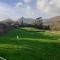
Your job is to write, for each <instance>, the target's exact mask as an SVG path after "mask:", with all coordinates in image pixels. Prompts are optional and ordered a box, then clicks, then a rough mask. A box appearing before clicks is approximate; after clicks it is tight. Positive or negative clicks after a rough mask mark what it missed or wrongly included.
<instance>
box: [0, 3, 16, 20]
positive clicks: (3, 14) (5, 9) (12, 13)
mask: <svg viewBox="0 0 60 60" xmlns="http://www.w3.org/2000/svg"><path fill="white" fill-rule="evenodd" d="M16 13H17V11H16V9H15V8H14V7H11V6H9V5H7V4H5V3H0V20H4V19H7V18H12V19H16Z"/></svg>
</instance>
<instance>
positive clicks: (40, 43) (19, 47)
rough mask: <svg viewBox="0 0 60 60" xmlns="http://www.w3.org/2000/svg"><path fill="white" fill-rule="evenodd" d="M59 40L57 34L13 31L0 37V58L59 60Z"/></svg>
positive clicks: (26, 30)
mask: <svg viewBox="0 0 60 60" xmlns="http://www.w3.org/2000/svg"><path fill="white" fill-rule="evenodd" d="M17 36H18V38H17ZM59 39H60V34H59V32H58V33H56V32H49V31H45V32H43V31H40V30H39V29H35V28H31V27H29V28H28V27H25V28H19V29H14V30H11V31H9V32H8V33H6V34H5V35H4V36H0V56H1V57H4V58H5V59H7V60H60V41H59Z"/></svg>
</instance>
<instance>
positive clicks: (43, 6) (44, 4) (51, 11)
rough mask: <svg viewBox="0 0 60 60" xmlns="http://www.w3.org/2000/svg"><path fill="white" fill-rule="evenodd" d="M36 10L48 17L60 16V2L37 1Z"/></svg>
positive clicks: (55, 0)
mask: <svg viewBox="0 0 60 60" xmlns="http://www.w3.org/2000/svg"><path fill="white" fill-rule="evenodd" d="M37 8H38V9H39V10H41V11H42V12H45V13H46V14H47V15H48V16H56V15H60V0H37Z"/></svg>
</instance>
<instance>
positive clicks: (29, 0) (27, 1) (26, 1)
mask: <svg viewBox="0 0 60 60" xmlns="http://www.w3.org/2000/svg"><path fill="white" fill-rule="evenodd" d="M23 1H24V2H25V3H30V2H31V1H32V0H23Z"/></svg>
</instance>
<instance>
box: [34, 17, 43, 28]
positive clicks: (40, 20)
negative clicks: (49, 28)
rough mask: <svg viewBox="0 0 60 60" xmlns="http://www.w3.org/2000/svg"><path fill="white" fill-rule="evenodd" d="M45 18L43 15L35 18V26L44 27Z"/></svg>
mask: <svg viewBox="0 0 60 60" xmlns="http://www.w3.org/2000/svg"><path fill="white" fill-rule="evenodd" d="M42 21H43V19H42V17H39V18H36V20H35V26H37V27H38V28H43V22H42Z"/></svg>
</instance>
